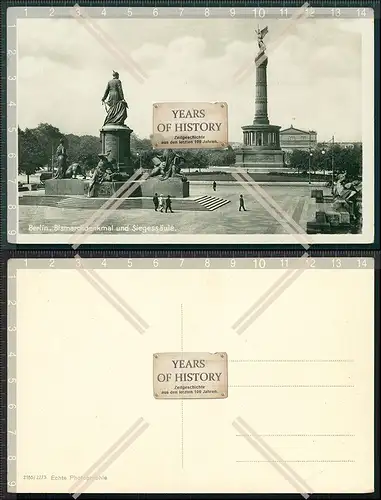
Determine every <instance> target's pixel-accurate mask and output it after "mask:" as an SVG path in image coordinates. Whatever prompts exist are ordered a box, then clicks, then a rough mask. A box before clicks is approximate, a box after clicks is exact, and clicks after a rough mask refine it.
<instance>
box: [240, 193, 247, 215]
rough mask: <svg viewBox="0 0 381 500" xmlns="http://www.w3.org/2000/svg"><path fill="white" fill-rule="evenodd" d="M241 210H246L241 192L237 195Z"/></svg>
mask: <svg viewBox="0 0 381 500" xmlns="http://www.w3.org/2000/svg"><path fill="white" fill-rule="evenodd" d="M241 210H244V211H245V212H246V208H245V201H244V199H243V195H242V194H240V195H239V211H241Z"/></svg>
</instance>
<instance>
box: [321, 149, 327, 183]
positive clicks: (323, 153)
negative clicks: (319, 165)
mask: <svg viewBox="0 0 381 500" xmlns="http://www.w3.org/2000/svg"><path fill="white" fill-rule="evenodd" d="M325 153H326V151H325V149H324V148H323V149H322V150H321V154H322V155H323V176H324V177H325V162H324V160H325Z"/></svg>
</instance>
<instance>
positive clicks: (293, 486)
mask: <svg viewBox="0 0 381 500" xmlns="http://www.w3.org/2000/svg"><path fill="white" fill-rule="evenodd" d="M309 261H311V259H309V260H308V259H307V264H308V265H309V267H308V268H307V267H303V264H305V262H304V259H301V260H299V259H287V262H286V260H285V259H262V260H261V261H260V262H258V261H257V262H255V261H253V260H252V259H235V261H234V262H233V263H234V266H233V265H232V264H233V263H232V261H231V259H210V260H207V264H208V266H209V267H206V266H205V263H204V261H203V260H202V259H190V260H189V261H188V260H187V259H184V261H183V260H182V259H178V260H177V259H155V260H154V261H151V259H126V260H125V259H106V260H105V259H90V260H87V259H81V258H79V257H77V258H75V259H74V258H73V259H57V260H53V259H49V260H45V259H43V260H40V259H38V260H37V259H28V260H27V262H25V260H19V261H18V260H12V261H10V264H9V290H8V308H9V320H8V321H9V323H8V374H7V379H8V419H7V421H8V451H7V455H8V479H7V482H8V488H9V491H12V492H18V493H25V492H29V493H53V492H56V493H66V494H67V493H70V494H72V495H73V496H75V495H79V494H81V493H84V492H86V493H137V492H140V493H143V492H144V493H167V494H168V493H181V492H182V493H187V494H195V493H301V494H303V496H305V495H310V494H314V493H331V494H333V493H354V492H356V493H364V492H371V491H372V490H373V480H374V478H373V470H374V464H373V461H374V445H373V443H374V433H373V428H374V382H373V380H374V366H373V359H374V320H373V317H374V269H373V261H372V259H357V258H352V259H337V258H335V259H331V258H329V259H315V260H314V261H313V262H309ZM311 265H312V266H313V267H311ZM156 356H157V357H156ZM222 356H223V357H222ZM197 391H201V392H197Z"/></svg>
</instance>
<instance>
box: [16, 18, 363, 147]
mask: <svg viewBox="0 0 381 500" xmlns="http://www.w3.org/2000/svg"><path fill="white" fill-rule="evenodd" d="M348 22H349V20H340V21H335V22H333V21H330V20H329V21H325V20H324V21H323V20H322V21H320V20H319V21H314V22H312V23H310V22H301V23H297V24H296V25H295V27H294V28H292V29H291V30H290V31H289V32H288V33H287V34H286V35H285V36H284V37H283V39H282V40H281V43H280V44H279V45H278V46H277V48H276V49H275V50H274V51H272V52H271V51H270V52H269V65H268V99H269V115H270V121H271V123H273V124H275V125H280V126H282V127H286V126H289V125H290V123H291V121H292V119H293V118H295V120H294V121H293V123H294V126H296V127H299V128H307V129H315V130H317V132H318V135H319V138H321V139H322V140H326V139H327V138H328V137H330V136H331V135H332V134H333V133H335V134H337V136H338V139H337V140H361V98H359V96H361V32H359V31H358V24H356V23H354V22H353V20H350V28H349V29H348V26H349V24H348ZM96 23H97V25H99V26H100V27H101V28H102V29H103V30H104V31H105V32H106V33H108V35H109V36H110V37H112V38H113V39H114V40H115V41H114V44H115V46H116V47H117V49H118V50H119V51H121V52H123V53H125V54H126V55H127V56H128V57H129V58H132V60H134V61H135V62H136V63H137V64H138V65H139V66H141V67H142V68H143V69H144V71H145V72H146V73H147V74H148V78H147V79H146V80H145V81H144V82H143V83H141V82H138V81H136V80H135V79H134V78H133V76H132V75H131V74H130V73H129V72H128V68H126V67H125V65H124V63H123V61H121V59H120V58H119V57H118V55H116V54H115V53H110V51H109V50H108V49H107V48H105V47H104V46H102V45H101V43H100V39H98V38H97V37H94V36H92V35H91V34H90V33H88V32H87V31H86V30H85V29H84V27H83V26H81V25H80V24H79V23H78V21H76V20H68V19H67V20H62V19H61V20H56V21H55V22H52V21H51V20H29V21H23V22H21V23H20V28H19V30H18V31H19V60H18V100H19V125H20V127H21V128H24V127H34V126H36V125H37V124H38V123H40V122H49V123H52V124H53V125H55V126H57V127H59V128H60V129H61V130H62V132H64V133H76V134H92V135H97V134H98V132H99V128H100V127H101V125H102V123H103V119H104V109H103V108H102V106H101V102H100V100H101V97H102V95H103V92H104V88H105V86H106V83H107V81H108V79H110V78H111V71H112V69H115V70H117V71H119V73H120V75H121V80H122V83H123V86H124V92H125V95H126V99H127V101H128V103H129V117H128V120H127V122H128V124H129V126H130V127H131V128H133V129H134V130H135V132H136V133H137V134H138V135H140V136H141V137H148V136H149V135H150V134H151V132H152V130H151V128H152V103H153V102H156V101H196V102H197V101H226V102H227V103H228V106H229V134H230V140H231V141H240V140H241V137H242V132H241V127H242V125H247V124H250V123H251V122H252V120H253V117H254V99H255V67H254V56H255V53H256V51H257V45H256V41H255V39H254V27H255V26H254V25H253V23H252V22H251V21H242V20H240V21H235V20H231V19H226V20H221V19H219V20H217V21H213V20H208V21H205V22H199V21H198V22H195V21H181V22H179V21H176V20H168V19H166V20H163V21H158V22H157V20H155V21H152V20H150V21H144V20H139V21H132V22H131V20H130V19H129V20H128V21H126V20H105V21H103V20H96ZM275 23H276V21H274V20H273V21H271V22H269V35H268V37H266V43H267V38H268V41H269V47H270V46H271V44H270V42H271V33H273V36H275V34H274V33H275V29H273V30H272V31H271V29H272V28H271V26H275ZM247 63H248V64H250V65H251V76H250V77H249V78H248V79H246V80H244V81H243V82H242V83H240V84H238V83H237V82H236V81H235V80H234V76H233V75H234V73H235V71H236V69H238V68H240V67H241V66H242V65H243V64H247Z"/></svg>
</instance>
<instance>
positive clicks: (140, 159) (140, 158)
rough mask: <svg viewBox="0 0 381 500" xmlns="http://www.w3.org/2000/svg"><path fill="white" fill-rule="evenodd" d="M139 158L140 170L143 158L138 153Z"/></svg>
mask: <svg viewBox="0 0 381 500" xmlns="http://www.w3.org/2000/svg"><path fill="white" fill-rule="evenodd" d="M136 155H137V157H138V158H139V169H140V170H141V169H142V156H141V154H140V153H136Z"/></svg>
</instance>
